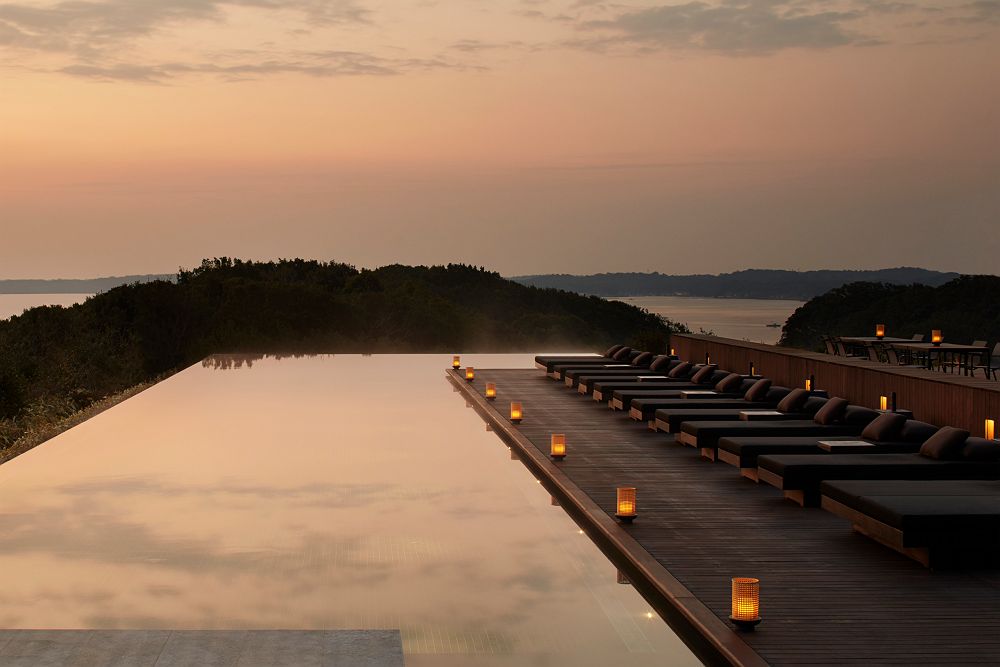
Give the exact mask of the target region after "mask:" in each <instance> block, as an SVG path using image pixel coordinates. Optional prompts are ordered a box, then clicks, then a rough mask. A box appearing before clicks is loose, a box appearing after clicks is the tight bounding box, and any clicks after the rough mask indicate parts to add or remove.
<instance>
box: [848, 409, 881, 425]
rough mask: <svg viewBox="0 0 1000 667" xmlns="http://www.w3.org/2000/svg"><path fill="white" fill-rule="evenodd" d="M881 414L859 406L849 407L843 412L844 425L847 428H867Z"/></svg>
mask: <svg viewBox="0 0 1000 667" xmlns="http://www.w3.org/2000/svg"><path fill="white" fill-rule="evenodd" d="M881 414H882V413H881V412H879V411H878V410H872V409H871V408H866V407H863V406H860V405H849V406H847V410H845V411H844V423H845V424H847V425H849V426H867V425H868V424H871V423H872V422H873V421H875V420H876V419H878V418H879V415H881Z"/></svg>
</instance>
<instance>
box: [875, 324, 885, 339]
mask: <svg viewBox="0 0 1000 667" xmlns="http://www.w3.org/2000/svg"><path fill="white" fill-rule="evenodd" d="M875 337H876V338H878V339H880V340H881V339H882V338H885V325H884V324H876V325H875Z"/></svg>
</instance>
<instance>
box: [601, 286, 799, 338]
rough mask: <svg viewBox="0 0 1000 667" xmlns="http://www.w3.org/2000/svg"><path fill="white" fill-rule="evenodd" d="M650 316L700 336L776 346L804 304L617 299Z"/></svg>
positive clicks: (658, 297) (752, 300)
mask: <svg viewBox="0 0 1000 667" xmlns="http://www.w3.org/2000/svg"><path fill="white" fill-rule="evenodd" d="M614 299H615V300H616V301H624V302H626V303H630V304H632V305H633V306H639V307H640V308H645V309H646V310H648V311H649V312H651V313H656V314H657V315H663V316H664V317H669V318H670V319H671V320H674V321H675V322H682V323H684V324H687V325H688V327H690V329H691V331H693V332H695V333H698V329H704V330H705V331H714V332H715V335H717V336H723V337H725V338H735V339H737V340H749V341H752V342H754V343H768V344H773V343H777V342H778V339H779V338H781V327H768V326H767V325H768V324H771V323H775V322H776V323H778V324H781V325H784V323H785V320H787V319H788V316H789V315H791V314H792V313H793V312H795V309H796V308H798V307H799V306H801V305H802V304H803V302H802V301H775V300H771V299H701V298H697V297H688V296H623V297H614Z"/></svg>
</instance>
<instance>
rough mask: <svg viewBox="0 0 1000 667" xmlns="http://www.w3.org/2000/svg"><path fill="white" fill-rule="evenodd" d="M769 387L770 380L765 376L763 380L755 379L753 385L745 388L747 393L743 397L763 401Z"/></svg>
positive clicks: (753, 400)
mask: <svg viewBox="0 0 1000 667" xmlns="http://www.w3.org/2000/svg"><path fill="white" fill-rule="evenodd" d="M770 388H771V381H770V380H768V379H767V378H764V379H763V380H757V381H756V382H754V383H753V386H752V387H750V389H748V390H747V393H746V394H745V395H744V396H743V398H745V399H747V400H748V401H752V402H755V403H756V402H759V401H763V400H764V399H765V398H766V397H767V392H768V390H769V389H770Z"/></svg>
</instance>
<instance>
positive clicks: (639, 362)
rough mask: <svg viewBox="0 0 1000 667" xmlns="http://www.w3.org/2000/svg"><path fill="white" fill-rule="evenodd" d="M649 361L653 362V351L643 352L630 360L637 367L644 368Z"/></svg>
mask: <svg viewBox="0 0 1000 667" xmlns="http://www.w3.org/2000/svg"><path fill="white" fill-rule="evenodd" d="M651 363H653V353H652V352H643V353H642V354H640V355H639V356H638V357H636V358H635V359H633V360H632V365H633V366H636V367H639V368H645V367H646V366H648V365H650V364H651Z"/></svg>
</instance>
